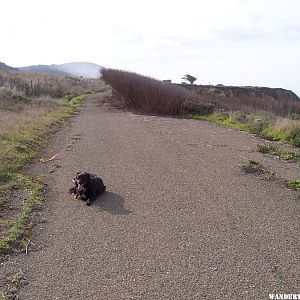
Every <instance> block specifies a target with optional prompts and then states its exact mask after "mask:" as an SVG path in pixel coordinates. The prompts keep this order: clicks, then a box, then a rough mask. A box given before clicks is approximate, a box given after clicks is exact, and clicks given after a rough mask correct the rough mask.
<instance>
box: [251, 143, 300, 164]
mask: <svg viewBox="0 0 300 300" xmlns="http://www.w3.org/2000/svg"><path fill="white" fill-rule="evenodd" d="M257 147H258V152H260V153H263V154H269V155H274V156H277V157H279V158H280V159H281V160H284V161H288V162H297V163H298V166H299V167H300V153H299V152H295V151H288V150H287V149H286V148H284V147H279V146H276V145H273V144H270V145H269V144H268V145H266V144H262V145H258V146H257Z"/></svg>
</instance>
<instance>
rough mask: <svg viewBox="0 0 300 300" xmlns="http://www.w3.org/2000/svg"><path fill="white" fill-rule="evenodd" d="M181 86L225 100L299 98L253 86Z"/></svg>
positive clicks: (286, 92)
mask: <svg viewBox="0 0 300 300" xmlns="http://www.w3.org/2000/svg"><path fill="white" fill-rule="evenodd" d="M181 86H183V87H185V88H187V89H189V90H192V91H194V92H197V93H198V94H200V95H202V96H219V97H226V98H258V99H266V98H268V99H274V100H288V101H291V100H297V101H300V99H299V97H298V96H297V95H296V94H295V93H294V92H292V91H290V90H286V89H282V88H269V87H253V86H245V87H239V86H223V85H216V86H214V85H196V84H192V85H190V84H182V85H181Z"/></svg>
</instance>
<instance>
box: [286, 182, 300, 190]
mask: <svg viewBox="0 0 300 300" xmlns="http://www.w3.org/2000/svg"><path fill="white" fill-rule="evenodd" d="M287 186H288V187H289V188H291V189H293V190H296V191H299V190H300V180H291V181H289V182H288V183H287Z"/></svg>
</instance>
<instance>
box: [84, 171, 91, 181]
mask: <svg viewBox="0 0 300 300" xmlns="http://www.w3.org/2000/svg"><path fill="white" fill-rule="evenodd" d="M84 174H85V176H86V178H87V179H88V180H89V181H90V180H91V175H90V173H86V172H85V173H84Z"/></svg>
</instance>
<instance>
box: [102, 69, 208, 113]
mask: <svg viewBox="0 0 300 300" xmlns="http://www.w3.org/2000/svg"><path fill="white" fill-rule="evenodd" d="M102 79H103V80H104V81H105V82H106V83H108V84H110V85H111V86H112V88H113V89H114V90H115V91H116V92H117V93H118V96H119V97H122V100H123V101H124V105H125V107H126V108H128V109H135V110H138V111H140V112H143V113H150V114H163V115H179V114H182V113H183V110H186V111H187V110H189V108H191V107H192V106H193V107H192V108H193V109H195V106H197V109H198V110H199V113H200V114H201V112H203V113H204V114H206V113H207V112H208V113H212V110H213V107H212V106H211V105H210V104H205V103H203V102H202V101H201V100H202V99H201V97H200V96H199V95H197V94H196V93H194V92H191V91H189V90H187V89H185V88H183V87H179V86H176V85H172V84H170V83H165V82H162V81H159V80H156V79H153V78H150V77H146V76H142V75H139V74H136V73H131V72H126V71H121V70H113V69H102ZM195 103H198V105H196V104H195Z"/></svg>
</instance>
